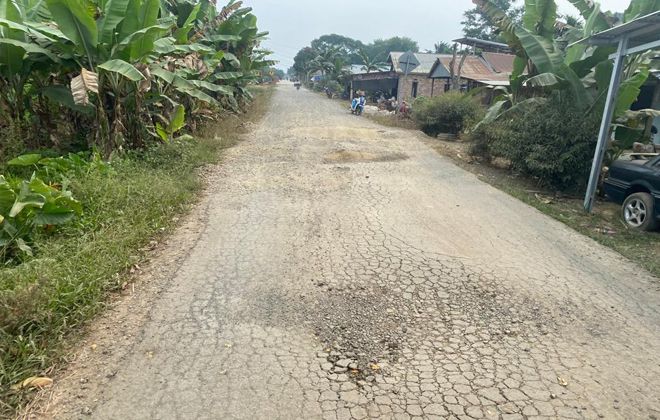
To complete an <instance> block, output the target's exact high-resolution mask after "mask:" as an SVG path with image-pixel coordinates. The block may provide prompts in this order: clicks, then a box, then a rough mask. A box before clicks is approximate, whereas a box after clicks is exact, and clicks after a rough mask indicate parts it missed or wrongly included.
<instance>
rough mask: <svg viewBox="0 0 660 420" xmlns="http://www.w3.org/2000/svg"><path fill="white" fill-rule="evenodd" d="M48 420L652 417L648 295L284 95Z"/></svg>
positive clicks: (555, 233)
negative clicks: (65, 419)
mask: <svg viewBox="0 0 660 420" xmlns="http://www.w3.org/2000/svg"><path fill="white" fill-rule="evenodd" d="M209 176H210V182H209V188H208V190H207V192H206V195H205V197H204V199H203V200H202V203H201V204H200V205H199V206H198V207H197V208H196V209H195V210H194V211H193V212H192V213H191V214H190V215H189V216H188V217H187V218H186V219H185V220H184V221H182V225H181V228H180V229H179V230H178V232H177V233H176V234H175V235H173V236H172V237H171V238H170V239H169V240H168V241H167V243H166V244H164V245H163V247H162V248H161V249H159V250H158V251H157V252H156V255H155V256H154V258H153V260H152V262H151V263H150V264H149V266H148V267H143V269H144V272H143V274H142V275H141V278H140V279H139V281H137V282H136V285H135V291H134V293H130V294H129V295H128V296H127V297H126V298H124V299H121V300H119V301H117V302H116V303H115V304H113V305H112V307H111V308H110V309H109V310H108V311H107V313H106V314H105V315H104V316H103V317H101V319H99V320H98V322H96V323H94V324H93V325H92V326H91V327H90V331H89V333H88V338H87V339H86V341H85V343H84V346H82V347H81V348H80V349H79V351H78V352H76V354H74V355H72V363H71V364H70V366H68V367H67V368H66V370H65V371H64V372H63V373H62V374H61V376H60V377H58V378H56V385H55V387H54V388H53V389H52V390H51V391H50V392H49V393H48V394H47V395H44V399H43V401H44V402H45V403H44V404H43V405H42V406H41V408H40V409H39V410H36V411H34V412H33V413H32V414H33V415H35V416H37V417H41V418H88V417H91V418H98V419H114V418H117V419H120V418H136V419H137V418H139V419H143V418H144V419H146V418H154V419H155V418H159V419H163V418H167V419H169V418H172V419H175V418H181V419H190V418H219V417H222V418H286V419H290V418H305V419H310V418H332V419H340V418H354V419H362V418H366V417H380V418H420V417H424V418H512V419H513V418H537V417H538V418H601V417H604V418H648V419H650V418H658V417H660V392H659V391H658V390H660V305H659V303H660V286H659V284H660V283H659V282H658V279H657V278H654V277H653V276H651V275H650V274H649V273H647V272H645V271H643V270H641V269H639V268H638V267H636V266H635V265H634V264H632V263H630V262H629V261H627V260H625V259H624V258H622V257H621V256H620V255H618V254H616V253H614V252H613V251H611V250H609V249H606V248H605V247H603V246H600V245H598V244H597V243H595V242H594V241H592V240H590V239H588V238H586V237H584V236H582V235H579V234H577V233H576V232H575V231H573V230H571V229H569V228H567V227H566V226H564V225H563V224H561V223H559V222H556V221H554V220H552V219H550V218H549V217H547V216H545V215H543V214H541V213H540V212H538V211H537V210H535V209H533V208H531V207H529V206H527V205H525V204H523V203H521V202H520V201H518V200H516V199H514V198H512V197H510V196H508V195H506V194H505V193H503V192H501V191H498V190H497V189H495V188H493V187H491V186H489V185H487V184H485V183H483V182H481V181H480V180H479V179H478V178H477V177H476V176H474V175H472V174H470V173H468V172H466V171H464V170H462V169H460V168H458V167H457V166H455V165H454V164H453V163H451V161H450V160H449V159H447V158H444V157H442V156H439V155H438V154H437V153H435V152H434V151H433V150H431V149H430V148H429V147H428V146H427V145H426V144H424V142H423V140H422V139H421V138H420V137H416V135H415V134H412V133H411V132H410V131H407V130H399V129H395V128H386V127H382V126H379V125H377V124H375V123H373V122H370V121H369V120H367V119H365V118H359V117H353V116H351V115H350V113H349V112H347V110H345V109H343V108H341V107H340V106H339V105H338V104H337V103H336V102H332V101H327V100H324V99H323V98H321V97H320V96H318V95H316V94H313V93H310V92H307V91H304V90H301V91H296V90H295V89H294V88H293V87H292V86H291V85H287V84H281V85H280V86H279V87H278V91H277V93H276V95H275V97H274V100H273V103H272V105H271V110H270V111H269V112H268V114H267V115H266V117H265V118H264V119H263V120H262V121H261V123H260V124H258V125H257V126H255V128H254V130H253V132H252V133H251V134H250V135H249V136H248V138H246V140H245V141H244V142H242V143H240V144H239V145H238V146H236V147H234V148H232V149H231V150H229V151H228V153H227V157H226V159H225V160H224V162H223V164H222V165H219V166H217V167H216V168H214V170H213V171H212V172H211V174H210V175H209Z"/></svg>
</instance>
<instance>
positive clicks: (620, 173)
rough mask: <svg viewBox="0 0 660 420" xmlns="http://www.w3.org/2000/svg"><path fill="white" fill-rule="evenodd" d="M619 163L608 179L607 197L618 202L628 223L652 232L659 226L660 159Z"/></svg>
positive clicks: (617, 162) (649, 158)
mask: <svg viewBox="0 0 660 420" xmlns="http://www.w3.org/2000/svg"><path fill="white" fill-rule="evenodd" d="M639 157H640V159H632V160H617V161H615V162H614V163H612V165H611V166H610V171H609V174H608V177H607V179H606V180H605V183H604V187H605V194H607V196H608V197H609V198H610V199H612V200H613V201H615V202H617V203H623V206H622V207H621V211H622V214H623V220H625V222H626V224H627V225H628V226H630V227H632V228H635V229H641V230H653V229H655V228H656V227H657V226H658V223H660V156H639Z"/></svg>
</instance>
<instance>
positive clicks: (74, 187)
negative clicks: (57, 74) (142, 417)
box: [0, 90, 271, 418]
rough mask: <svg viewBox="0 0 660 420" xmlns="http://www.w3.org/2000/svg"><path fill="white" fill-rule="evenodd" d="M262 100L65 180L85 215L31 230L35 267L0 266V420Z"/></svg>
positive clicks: (257, 112) (189, 197) (192, 193)
mask: <svg viewBox="0 0 660 420" xmlns="http://www.w3.org/2000/svg"><path fill="white" fill-rule="evenodd" d="M260 91H262V90H260ZM270 92H271V91H264V92H263V93H261V94H259V95H257V96H256V97H255V99H254V101H253V103H252V105H251V107H250V113H247V114H243V115H242V116H241V118H236V117H233V116H232V117H231V118H229V117H228V118H224V119H223V120H222V122H221V123H218V124H216V123H213V124H211V126H209V127H208V129H206V130H200V132H201V133H204V132H207V131H208V134H206V135H204V134H200V135H199V136H197V137H196V139H195V141H193V142H190V141H179V140H177V139H174V140H173V141H172V142H170V143H162V142H159V143H156V144H155V145H153V146H152V147H150V148H147V149H140V150H130V151H127V153H125V154H123V155H122V156H120V157H119V158H118V159H116V160H114V161H113V163H112V171H110V172H109V173H104V172H102V171H100V170H96V169H93V168H94V166H95V165H96V163H95V158H91V159H85V160H86V161H87V162H89V168H87V169H83V170H82V173H81V174H80V175H75V176H72V177H71V178H70V180H69V181H70V182H69V188H68V189H67V190H68V191H71V192H72V193H73V195H74V196H75V197H76V198H77V199H78V200H79V201H80V203H82V205H83V208H84V212H83V213H82V214H81V215H80V216H79V217H76V218H75V219H74V220H73V221H72V222H69V223H66V224H62V225H59V226H58V227H57V233H58V234H57V235H53V234H52V233H51V232H50V229H45V228H43V227H40V228H37V229H36V230H35V231H34V234H33V236H32V241H33V250H34V251H38V252H39V254H38V255H36V257H35V258H30V259H28V260H27V261H26V262H24V263H23V264H21V265H18V266H11V267H10V266H4V267H2V266H0V319H1V320H2V328H0V401H2V403H0V417H1V418H13V417H14V414H15V413H13V412H12V409H13V408H15V407H16V406H17V405H20V404H22V403H25V402H26V401H28V400H29V398H30V396H31V393H30V392H29V391H21V392H15V391H11V390H10V386H11V385H13V384H16V383H18V382H20V381H22V380H24V379H25V378H27V377H29V376H34V375H36V374H38V373H39V372H43V371H44V370H46V369H49V368H50V367H51V366H52V365H53V364H54V363H57V362H58V361H60V360H61V359H59V357H60V356H61V355H62V348H63V344H71V343H72V341H73V340H74V339H75V338H72V337H71V335H70V334H68V333H70V332H71V331H75V330H76V329H77V328H78V327H79V326H80V325H81V323H83V322H84V321H85V320H87V319H89V318H90V317H91V316H93V315H94V314H95V313H96V312H98V311H99V310H100V309H101V308H102V307H103V301H104V299H105V297H106V295H107V293H108V291H112V290H120V289H121V287H122V284H123V283H124V282H125V281H128V275H127V272H128V270H129V269H130V268H131V267H132V266H134V264H136V263H140V262H141V261H142V258H143V253H142V251H141V249H145V247H148V246H149V243H150V241H152V240H154V238H155V237H157V236H156V235H159V234H161V232H162V231H163V230H165V229H166V228H173V227H175V226H176V225H177V223H178V222H177V221H178V218H177V216H179V215H180V214H181V213H182V212H185V210H186V209H187V207H188V205H190V204H191V203H193V202H194V201H195V200H197V198H198V197H199V191H200V189H201V187H202V182H201V178H200V177H199V175H198V172H197V171H196V170H195V169H196V168H198V167H200V166H201V165H204V164H208V163H213V162H217V159H218V155H219V154H218V152H219V151H220V150H221V149H222V148H225V147H228V146H229V145H231V144H233V143H234V142H236V141H237V140H238V139H239V137H240V136H241V134H242V133H243V132H245V129H246V128H245V127H246V125H245V124H244V122H245V121H246V120H250V121H256V120H257V118H259V117H260V116H261V115H263V112H264V111H265V109H266V108H267V107H266V104H267V98H268V95H267V94H270ZM56 159H57V158H56ZM63 159H64V160H68V157H67V158H63ZM22 160H23V161H25V163H28V162H27V161H28V160H29V159H22ZM32 160H34V159H32ZM72 160H76V159H75V158H73V159H72ZM31 169H33V166H18V167H12V171H14V170H31ZM12 191H13V190H12ZM0 201H1V200H0ZM51 229H52V228H51Z"/></svg>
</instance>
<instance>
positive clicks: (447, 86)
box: [445, 82, 451, 92]
mask: <svg viewBox="0 0 660 420" xmlns="http://www.w3.org/2000/svg"><path fill="white" fill-rule="evenodd" d="M449 88H451V85H450V84H449V82H447V83H445V92H449Z"/></svg>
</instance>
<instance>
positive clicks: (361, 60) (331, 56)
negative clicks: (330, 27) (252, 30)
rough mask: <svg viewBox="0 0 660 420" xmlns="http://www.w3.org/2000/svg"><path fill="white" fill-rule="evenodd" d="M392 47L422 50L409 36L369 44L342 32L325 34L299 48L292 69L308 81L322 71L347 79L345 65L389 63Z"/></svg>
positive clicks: (373, 66) (371, 68) (369, 66)
mask: <svg viewBox="0 0 660 420" xmlns="http://www.w3.org/2000/svg"><path fill="white" fill-rule="evenodd" d="M392 51H414V52H418V51H419V46H418V45H417V42H416V41H413V40H412V39H410V38H407V37H393V38H388V39H376V40H375V41H373V42H372V43H370V44H366V45H365V44H363V43H362V42H361V41H358V40H354V39H352V38H347V37H344V36H341V35H337V34H332V35H323V36H321V37H320V38H318V39H315V40H314V41H312V43H311V46H310V47H305V48H303V49H301V50H300V51H298V53H297V54H296V56H295V58H294V64H293V67H292V68H291V73H292V75H293V76H294V77H297V78H298V79H300V80H302V81H304V82H305V83H308V81H309V79H310V75H311V74H313V73H315V72H320V73H321V74H322V75H323V76H329V77H330V78H331V79H334V80H336V81H338V82H343V81H345V78H346V76H347V75H348V74H349V73H347V72H346V70H345V67H346V66H348V65H351V64H356V65H362V66H363V67H364V69H365V71H375V70H379V69H381V68H383V67H387V65H386V63H385V61H386V60H387V58H388V56H389V54H390V52H392Z"/></svg>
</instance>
